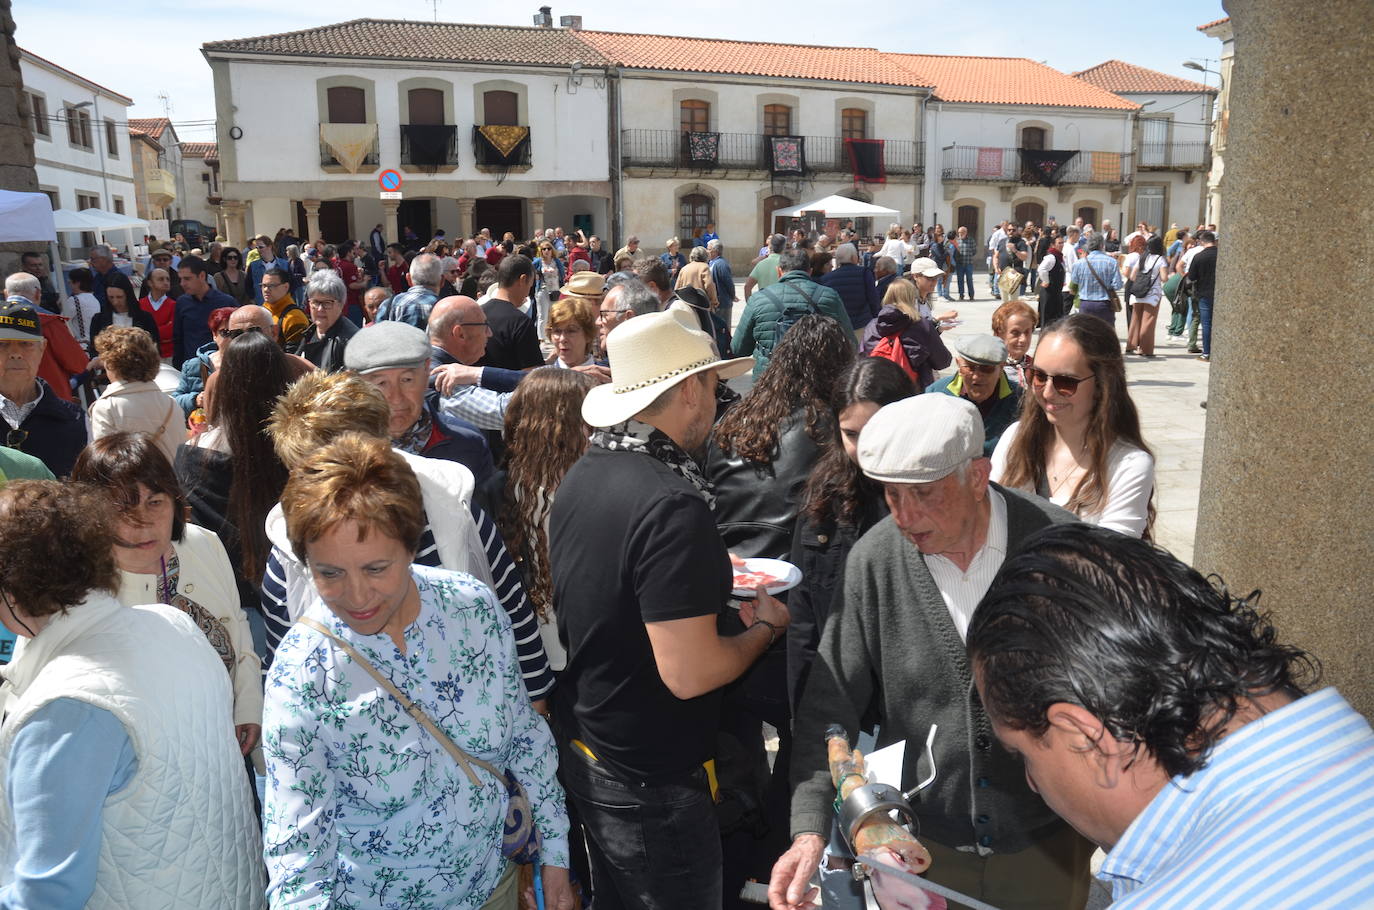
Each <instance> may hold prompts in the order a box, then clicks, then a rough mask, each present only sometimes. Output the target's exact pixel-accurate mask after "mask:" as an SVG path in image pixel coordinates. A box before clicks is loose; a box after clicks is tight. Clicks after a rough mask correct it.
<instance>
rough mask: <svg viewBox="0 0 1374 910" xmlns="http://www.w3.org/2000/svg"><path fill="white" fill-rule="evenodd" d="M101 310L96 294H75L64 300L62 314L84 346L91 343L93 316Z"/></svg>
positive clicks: (88, 345) (74, 335)
mask: <svg viewBox="0 0 1374 910" xmlns="http://www.w3.org/2000/svg"><path fill="white" fill-rule="evenodd" d="M78 308H79V310H78ZM99 312H100V301H99V300H96V299H95V295H94V294H75V295H73V296H71V297H68V298H67V299H66V300H64V301H63V302H62V315H63V316H65V317H66V318H67V328H68V329H70V330H71V333H72V337H73V338H75V339H76V340H77V341H78V342H80V343H81V346H82V347H83V348H86V347H90V345H91V317H92V316H94V315H95V314H96V313H99Z"/></svg>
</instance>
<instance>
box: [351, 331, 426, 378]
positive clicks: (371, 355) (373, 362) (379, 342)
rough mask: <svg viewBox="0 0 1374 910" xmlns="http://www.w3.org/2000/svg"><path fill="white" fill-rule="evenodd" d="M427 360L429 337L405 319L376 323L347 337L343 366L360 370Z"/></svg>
mask: <svg viewBox="0 0 1374 910" xmlns="http://www.w3.org/2000/svg"><path fill="white" fill-rule="evenodd" d="M428 362H429V336H428V335H426V334H425V332H424V330H423V329H417V328H416V327H415V326H413V325H407V324H406V323H404V322H392V321H390V320H388V321H386V322H377V323H373V324H372V325H370V326H368V327H367V328H365V329H362V330H360V331H359V332H358V334H356V335H354V336H353V337H352V338H351V339H349V342H348V347H346V348H344V366H346V367H348V368H349V369H350V370H356V371H357V372H359V373H373V372H376V371H377V370H394V369H400V368H404V367H417V366H419V365H420V364H423V363H428Z"/></svg>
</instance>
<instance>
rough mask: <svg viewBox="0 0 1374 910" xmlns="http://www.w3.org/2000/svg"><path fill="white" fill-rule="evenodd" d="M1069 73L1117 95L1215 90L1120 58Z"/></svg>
mask: <svg viewBox="0 0 1374 910" xmlns="http://www.w3.org/2000/svg"><path fill="white" fill-rule="evenodd" d="M1073 75H1074V78H1076V79H1082V80H1083V81H1084V82H1090V83H1092V84H1093V85H1095V86H1097V87H1098V88H1103V89H1106V90H1107V91H1109V92H1115V93H1116V94H1118V95H1120V94H1132V93H1134V94H1149V95H1167V94H1170V93H1173V92H1177V93H1187V94H1190V95H1196V94H1198V93H1199V92H1211V93H1212V94H1216V91H1217V90H1216V89H1214V88H1209V87H1208V86H1205V85H1203V84H1202V83H1201V82H1194V81H1193V80H1191V79H1180V78H1178V77H1177V76H1170V75H1169V74H1168V73H1161V72H1159V71H1158V70H1149V69H1146V68H1145V67H1143V66H1136V65H1135V64H1134V63H1123V62H1122V61H1120V60H1108V61H1106V62H1105V63H1099V64H1098V65H1097V66H1090V67H1088V68H1087V69H1085V70H1082V71H1080V72H1077V73H1074V74H1073Z"/></svg>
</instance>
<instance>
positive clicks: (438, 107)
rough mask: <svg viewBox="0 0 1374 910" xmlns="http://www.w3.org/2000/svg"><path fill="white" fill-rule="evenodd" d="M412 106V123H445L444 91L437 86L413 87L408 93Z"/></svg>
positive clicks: (407, 98) (425, 124) (437, 124)
mask: <svg viewBox="0 0 1374 910" xmlns="http://www.w3.org/2000/svg"><path fill="white" fill-rule="evenodd" d="M406 101H407V105H408V107H409V108H410V123H411V124H414V125H419V126H442V125H443V123H444V93H443V92H442V91H440V90H439V89H437V88H413V89H411V90H410V91H409V92H407V93H406Z"/></svg>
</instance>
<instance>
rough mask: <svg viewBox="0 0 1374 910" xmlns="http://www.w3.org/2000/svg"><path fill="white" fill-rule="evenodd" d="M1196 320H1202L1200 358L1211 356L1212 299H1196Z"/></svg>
mask: <svg viewBox="0 0 1374 910" xmlns="http://www.w3.org/2000/svg"><path fill="white" fill-rule="evenodd" d="M1197 312H1198V318H1199V319H1201V320H1202V356H1204V357H1211V356H1212V298H1211V297H1199V298H1198V299H1197Z"/></svg>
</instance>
